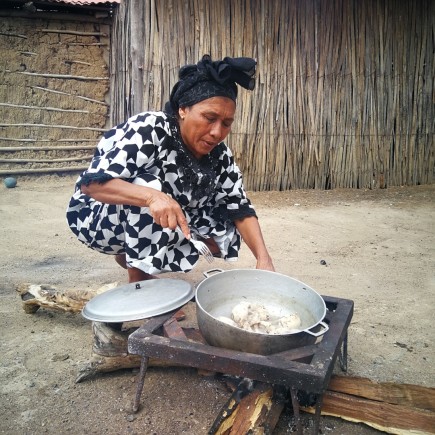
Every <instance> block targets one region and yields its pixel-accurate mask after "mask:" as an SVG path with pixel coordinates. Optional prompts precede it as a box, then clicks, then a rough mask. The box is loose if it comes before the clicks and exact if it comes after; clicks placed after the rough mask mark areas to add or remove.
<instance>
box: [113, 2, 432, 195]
mask: <svg viewBox="0 0 435 435" xmlns="http://www.w3.org/2000/svg"><path fill="white" fill-rule="evenodd" d="M434 32H435V4H434V3H433V2H431V1H430V0H421V1H419V2H415V1H412V0H408V1H406V0H405V1H401V2H397V1H394V0H386V1H384V2H373V1H368V0H352V1H344V0H332V1H315V0H309V1H306V0H288V1H279V0H273V1H265V0H186V1H183V2H180V1H178V0H147V1H140V0H128V1H125V2H124V3H123V4H121V7H120V8H119V10H118V11H117V14H116V17H115V22H114V28H113V41H114V47H113V50H112V68H113V70H112V77H111V78H112V80H111V92H112V115H111V117H112V123H113V124H115V123H117V122H119V121H121V120H123V119H125V118H126V117H127V116H128V115H130V114H133V113H137V112H139V111H142V110H148V109H150V110H160V109H161V108H162V107H163V105H164V103H165V101H166V99H167V97H168V95H169V93H170V89H171V87H172V86H173V85H174V83H175V82H176V80H177V72H178V68H179V67H180V66H181V65H184V64H186V63H195V62H197V61H198V60H199V59H200V58H201V56H202V55H203V54H205V53H209V54H210V55H211V56H212V57H213V58H221V57H222V56H251V57H255V58H257V60H258V74H257V87H256V89H255V91H254V93H253V94H252V93H249V92H245V91H242V92H241V93H240V95H239V103H238V111H237V122H236V123H235V127H234V129H233V132H232V133H231V135H230V137H229V140H228V142H229V144H230V146H231V148H232V150H233V152H234V154H235V157H236V159H237V162H238V164H239V166H240V167H241V169H242V170H243V172H244V174H245V183H246V186H247V188H248V189H252V190H286V189H291V188H319V189H330V188H338V187H351V188H376V187H381V188H382V187H386V186H388V185H416V184H430V183H432V182H433V175H434V162H435V150H434V123H433V119H434V117H435V111H434V92H435V89H434V82H435V80H434V79H435V61H434V58H435V56H434V54H435V47H434V39H433V34H434Z"/></svg>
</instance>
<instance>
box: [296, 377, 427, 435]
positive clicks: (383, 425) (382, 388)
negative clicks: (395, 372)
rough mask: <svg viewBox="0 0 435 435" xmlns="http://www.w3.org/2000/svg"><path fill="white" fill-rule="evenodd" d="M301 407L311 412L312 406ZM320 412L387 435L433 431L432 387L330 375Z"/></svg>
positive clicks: (423, 434) (417, 434)
mask: <svg viewBox="0 0 435 435" xmlns="http://www.w3.org/2000/svg"><path fill="white" fill-rule="evenodd" d="M303 410H304V411H307V412H310V413H314V412H315V410H314V408H303ZM321 413H322V415H330V416H334V417H339V418H341V419H343V420H348V421H352V422H356V423H365V424H366V425H368V426H371V427H374V428H375V429H378V430H381V431H383V432H387V433H391V434H397V435H405V434H406V435H410V434H413V435H425V434H434V433H435V388H425V387H422V386H419V385H409V384H393V383H391V382H385V383H377V382H373V381H371V380H370V379H365V378H358V377H357V378H352V377H347V376H333V377H332V378H331V382H330V384H329V387H328V390H327V391H326V392H325V394H324V396H323V404H322V412H321Z"/></svg>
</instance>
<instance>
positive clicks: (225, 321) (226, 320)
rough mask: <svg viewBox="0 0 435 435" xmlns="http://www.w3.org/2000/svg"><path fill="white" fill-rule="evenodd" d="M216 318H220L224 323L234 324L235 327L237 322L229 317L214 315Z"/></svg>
mask: <svg viewBox="0 0 435 435" xmlns="http://www.w3.org/2000/svg"><path fill="white" fill-rule="evenodd" d="M216 318H217V319H218V320H220V321H221V322H224V323H226V324H227V325H230V326H236V327H237V323H236V322H235V321H234V320H233V319H230V318H229V317H225V316H219V317H216Z"/></svg>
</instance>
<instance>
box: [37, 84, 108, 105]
mask: <svg viewBox="0 0 435 435" xmlns="http://www.w3.org/2000/svg"><path fill="white" fill-rule="evenodd" d="M30 87H31V89H40V90H41V91H45V92H53V93H54V94H61V95H68V96H70V97H74V98H80V99H82V100H86V101H91V102H92V103H97V104H102V105H104V106H109V104H107V103H106V102H105V101H99V100H94V99H93V98H88V97H82V96H81V95H73V94H68V93H67V92H62V91H55V90H54V89H48V88H43V87H41V86H30Z"/></svg>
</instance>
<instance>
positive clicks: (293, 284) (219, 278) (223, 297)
mask: <svg viewBox="0 0 435 435" xmlns="http://www.w3.org/2000/svg"><path fill="white" fill-rule="evenodd" d="M204 276H205V277H206V279H205V280H204V281H202V282H201V283H200V284H199V285H198V287H197V289H196V292H195V298H196V306H197V309H196V313H197V319H198V326H199V329H200V331H201V333H202V335H203V336H204V338H205V339H206V341H207V342H208V343H209V344H211V345H212V346H218V347H223V348H227V349H233V350H239V351H242V352H249V353H256V354H261V355H269V354H273V353H277V352H283V351H285V350H288V349H293V348H296V347H300V346H305V345H307V344H314V343H315V342H316V340H317V339H318V337H320V336H321V335H322V334H324V333H325V332H326V331H327V330H328V325H327V324H326V323H325V322H323V319H324V317H325V314H326V304H325V302H324V300H323V298H322V297H321V296H320V295H319V294H318V293H317V292H315V291H314V290H313V289H312V288H310V287H309V286H308V285H306V284H304V283H302V282H300V281H298V280H296V279H294V278H290V277H288V276H286V275H282V274H279V273H276V272H269V271H266V270H255V269H254V270H247V269H235V270H229V271H222V270H220V269H215V270H211V271H208V272H205V273H204ZM241 301H247V302H253V303H259V304H262V305H263V306H264V307H265V308H266V309H267V310H269V311H270V312H271V313H273V316H274V317H275V316H276V317H277V318H279V317H284V316H287V315H290V314H292V313H297V314H298V315H299V317H300V318H301V328H300V331H295V332H292V333H288V334H277V335H275V334H266V333H258V332H249V331H246V330H244V329H241V328H238V327H235V326H232V325H228V324H227V323H225V322H222V321H221V320H218V317H220V316H224V317H230V318H231V311H232V309H233V308H234V307H235V306H236V305H237V304H238V303H240V302H241Z"/></svg>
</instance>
